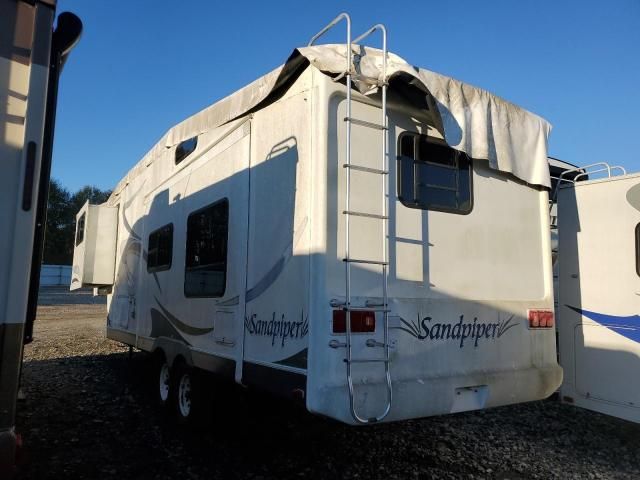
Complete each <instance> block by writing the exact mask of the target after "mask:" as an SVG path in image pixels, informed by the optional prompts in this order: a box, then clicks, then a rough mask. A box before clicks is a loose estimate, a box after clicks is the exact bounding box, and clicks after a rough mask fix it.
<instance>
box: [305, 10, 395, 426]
mask: <svg viewBox="0 0 640 480" xmlns="http://www.w3.org/2000/svg"><path fill="white" fill-rule="evenodd" d="M343 19H344V20H346V23H347V52H346V63H347V64H346V70H345V71H344V72H343V73H342V74H341V75H338V77H336V78H335V79H334V80H335V81H338V80H340V79H342V78H345V77H346V88H347V96H346V102H347V104H346V117H345V118H344V122H345V126H346V142H345V143H346V152H345V153H346V156H345V158H346V163H345V164H344V165H343V166H342V167H343V168H344V169H345V176H346V182H345V184H346V192H345V210H344V211H343V212H342V214H343V215H344V219H345V254H344V258H343V262H344V265H345V300H344V302H335V301H334V302H332V306H334V307H341V308H342V309H343V310H344V311H345V317H346V328H345V330H346V332H345V333H346V342H344V343H342V342H337V341H332V342H331V344H330V345H331V346H333V347H334V348H338V347H344V348H346V358H345V360H344V361H345V363H346V366H347V383H348V386H349V407H350V411H351V415H352V417H353V418H354V420H355V421H356V422H358V423H363V424H366V423H375V422H379V421H381V420H383V419H384V418H385V417H386V416H387V415H388V414H389V411H390V410H391V404H392V399H393V387H392V383H391V371H390V363H391V358H390V348H391V346H390V340H389V300H388V291H387V287H388V266H389V262H388V258H389V254H388V252H389V246H388V231H389V216H388V212H387V210H388V208H387V202H388V193H387V192H388V178H389V172H388V168H389V167H388V158H389V152H388V141H387V135H388V121H387V86H388V84H387V30H386V28H385V27H384V25H382V24H377V25H374V26H373V27H371V28H370V29H368V30H367V31H366V32H364V33H363V34H362V35H360V36H358V37H356V38H355V39H353V40H352V39H351V18H350V17H349V15H348V14H346V13H342V14H340V15H338V16H337V17H336V18H335V19H333V20H332V21H331V23H329V24H328V25H327V26H326V27H324V28H323V29H322V30H320V31H319V32H318V33H317V34H316V35H314V36H313V37H312V38H311V40H310V41H309V46H311V45H313V43H314V42H315V41H316V40H317V39H318V38H319V37H321V36H322V35H324V34H325V33H326V32H327V31H328V30H330V29H331V28H332V27H334V26H335V25H336V24H338V23H339V22H340V21H341V20H343ZM378 30H379V31H380V33H381V34H382V53H383V57H382V58H383V60H382V76H381V78H379V79H375V80H373V81H374V82H375V85H376V86H377V87H378V88H380V91H381V95H382V105H381V114H382V115H381V123H380V124H376V123H372V122H367V121H364V120H361V119H357V118H353V117H352V115H351V81H352V80H362V81H366V82H369V83H371V82H372V79H369V78H365V77H362V76H361V75H360V74H358V72H357V71H356V70H355V69H354V66H353V52H352V49H351V45H352V43H358V42H360V41H361V40H364V39H365V38H366V37H368V36H369V35H371V34H372V33H374V32H376V31H378ZM352 125H359V126H363V127H367V128H373V129H376V130H379V131H380V132H381V134H382V151H381V165H380V168H379V169H377V168H369V167H364V166H360V165H356V164H352V163H351V126H352ZM352 170H353V171H359V172H365V173H368V174H371V175H378V176H380V179H381V182H382V199H381V205H382V211H381V214H374V213H368V212H360V211H354V210H351V209H350V198H351V171H352ZM351 217H365V218H369V219H371V220H375V221H379V222H382V239H381V241H382V242H381V243H382V260H371V259H363V258H353V257H352V256H351V255H350V252H349V233H350V232H349V230H350V223H351V222H350V221H351ZM352 264H365V265H375V266H379V267H380V268H381V270H382V275H381V282H382V285H381V289H382V302H379V303H378V302H376V303H375V304H373V303H371V302H366V305H364V306H354V305H352V304H351V265H352ZM362 310H367V311H375V312H379V313H381V314H382V318H383V328H384V341H383V342H382V343H381V342H377V341H375V340H374V339H369V340H367V342H366V346H367V347H374V348H382V349H383V356H382V357H381V358H380V357H374V358H354V356H353V353H352V331H351V312H353V311H362ZM356 363H377V364H383V365H384V374H385V382H386V401H385V404H384V409H383V411H382V413H381V414H380V415H377V416H375V417H371V418H365V417H363V416H362V415H360V414H359V413H358V411H357V409H356V402H355V391H354V384H353V375H352V368H353V365H354V364H356Z"/></svg>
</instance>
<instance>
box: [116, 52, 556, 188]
mask: <svg viewBox="0 0 640 480" xmlns="http://www.w3.org/2000/svg"><path fill="white" fill-rule="evenodd" d="M346 48H347V46H346V45H344V44H334V45H318V46H313V47H305V48H298V49H295V50H294V51H293V53H292V54H291V55H290V56H289V58H288V59H287V61H286V62H285V63H284V65H282V66H280V67H278V68H276V69H275V70H273V71H272V72H270V73H268V74H266V75H264V76H262V77H260V78H258V79H257V80H255V81H254V82H252V83H250V84H249V85H247V86H246V87H244V88H242V89H240V90H238V91H236V92H234V93H233V94H231V95H229V96H228V97H225V98H223V99H222V100H220V101H218V102H216V103H214V104H213V105H211V106H209V107H207V108H205V109H204V110H202V111H200V112H198V113H196V114H195V115H192V116H191V117H189V118H187V119H186V120H184V121H182V122H180V123H179V124H177V125H176V126H174V127H173V128H171V129H170V130H169V131H167V132H166V133H165V135H164V136H163V137H162V138H161V139H160V141H159V142H158V143H157V144H156V145H155V146H154V147H153V148H152V149H151V150H150V151H149V152H148V153H147V154H146V155H145V157H144V158H143V159H142V160H141V161H140V162H139V164H138V165H136V167H134V168H133V169H132V170H131V171H130V172H129V174H128V175H127V177H125V179H123V180H122V181H121V182H120V184H119V185H118V187H116V189H115V190H114V193H115V192H117V191H119V190H120V189H121V187H122V186H124V184H126V181H127V179H128V178H129V177H130V175H132V174H134V175H135V173H134V172H136V171H138V170H139V169H138V168H137V167H138V166H141V165H146V164H148V162H149V161H151V160H152V159H153V157H154V156H155V155H157V154H159V153H160V152H161V151H164V150H165V149H167V148H171V147H173V146H175V145H177V144H178V143H180V142H181V141H183V140H186V139H188V138H191V137H194V136H197V135H199V134H201V133H203V132H206V131H209V130H212V129H214V128H217V127H219V126H221V125H224V124H226V123H229V122H231V121H233V120H235V119H238V118H240V117H242V116H244V115H247V114H249V113H251V112H253V111H256V110H259V109H260V108H261V107H262V106H263V105H265V104H266V103H268V102H269V101H270V100H271V98H272V97H273V96H274V95H276V94H277V93H278V92H279V91H280V90H282V89H283V88H285V87H286V86H288V85H289V84H290V82H291V81H292V80H294V79H295V78H297V76H298V75H299V74H300V73H301V72H302V71H304V70H305V69H306V68H308V66H309V65H312V66H313V67H315V68H317V69H318V70H320V71H322V72H324V73H326V74H330V75H335V74H340V73H342V72H343V71H344V69H345V64H346V58H345V55H346ZM352 49H353V51H354V55H355V58H356V59H357V60H358V62H357V63H356V71H357V72H358V73H360V74H362V75H363V76H364V77H369V78H377V79H379V80H382V78H381V77H382V51H381V50H378V49H375V48H369V47H363V46H359V45H352ZM397 78H399V79H401V80H402V81H404V82H407V83H410V84H411V85H412V86H414V87H417V88H418V89H420V90H422V91H423V92H424V93H425V96H426V99H427V104H428V105H429V109H430V110H432V111H433V112H437V115H434V118H435V123H436V125H435V127H436V129H437V130H438V131H439V132H440V133H441V134H442V136H443V137H444V139H445V141H446V142H447V144H448V145H449V146H451V147H452V148H455V149H457V150H460V151H463V152H465V153H466V154H467V155H469V156H470V157H472V158H476V159H486V160H488V161H489V165H490V166H491V168H494V169H496V170H500V171H503V172H508V173H511V174H513V175H515V176H516V177H518V178H519V179H521V180H523V181H525V182H527V183H529V184H533V185H541V186H544V187H550V179H549V164H548V161H547V143H548V136H549V133H550V131H551V125H550V124H549V123H548V122H547V121H546V120H544V119H543V118H541V117H539V116H537V115H535V114H533V113H531V112H528V111H527V110H525V109H523V108H520V107H518V106H517V105H515V104H513V103H510V102H508V101H506V100H503V99H502V98H500V97H497V96H495V95H493V94H491V93H489V92H487V91H486V90H482V89H480V88H477V87H474V86H471V85H468V84H466V83H463V82H461V81H459V80H455V79H453V78H450V77H447V76H444V75H440V74H438V73H434V72H431V71H429V70H426V69H423V68H418V67H414V66H412V65H410V64H409V63H407V62H406V61H405V60H404V59H402V58H401V57H399V56H397V55H395V54H393V53H389V54H388V57H387V81H390V80H393V79H397ZM354 87H355V88H356V89H358V90H359V91H360V92H361V93H364V94H367V93H371V90H372V89H375V88H376V87H375V86H372V85H371V84H369V83H364V82H354Z"/></svg>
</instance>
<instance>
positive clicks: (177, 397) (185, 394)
mask: <svg viewBox="0 0 640 480" xmlns="http://www.w3.org/2000/svg"><path fill="white" fill-rule="evenodd" d="M173 379H174V382H173V384H172V385H173V392H172V395H173V405H174V410H175V416H176V419H177V421H178V424H180V425H185V426H188V427H190V428H194V427H197V428H202V427H204V426H205V425H206V424H207V423H208V422H209V421H210V419H211V413H212V411H213V401H212V398H213V393H212V389H211V385H210V382H209V381H208V380H209V377H208V375H206V374H205V372H201V371H199V370H198V369H196V368H190V367H188V366H187V365H185V364H184V363H183V362H180V363H177V364H176V365H174V371H173Z"/></svg>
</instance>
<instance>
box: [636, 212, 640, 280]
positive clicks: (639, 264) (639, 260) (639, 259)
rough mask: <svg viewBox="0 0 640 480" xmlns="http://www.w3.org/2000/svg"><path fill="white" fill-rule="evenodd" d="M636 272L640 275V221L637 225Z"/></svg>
mask: <svg viewBox="0 0 640 480" xmlns="http://www.w3.org/2000/svg"><path fill="white" fill-rule="evenodd" d="M636 273H637V274H638V276H639V277H640V223H639V224H638V225H636Z"/></svg>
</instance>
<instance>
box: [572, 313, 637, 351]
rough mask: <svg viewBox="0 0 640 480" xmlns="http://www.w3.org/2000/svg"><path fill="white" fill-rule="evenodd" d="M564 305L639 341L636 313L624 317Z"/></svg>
mask: <svg viewBox="0 0 640 480" xmlns="http://www.w3.org/2000/svg"><path fill="white" fill-rule="evenodd" d="M565 306H566V307H567V308H570V309H571V310H573V311H574V312H576V313H579V314H580V315H582V316H584V317H587V318H588V319H589V320H593V321H594V322H598V323H599V324H600V325H602V326H604V327H607V328H608V329H610V330H612V331H614V332H616V333H617V334H619V335H622V336H623V337H626V338H628V339H629V340H633V341H634V342H638V343H640V316H638V315H629V316H626V317H625V316H618V315H607V314H606V313H598V312H590V311H589V310H583V309H581V308H577V307H572V306H571V305H565Z"/></svg>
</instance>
